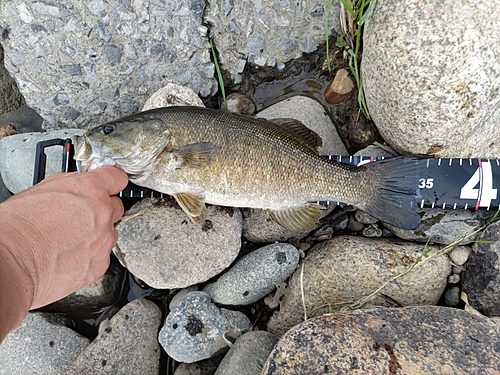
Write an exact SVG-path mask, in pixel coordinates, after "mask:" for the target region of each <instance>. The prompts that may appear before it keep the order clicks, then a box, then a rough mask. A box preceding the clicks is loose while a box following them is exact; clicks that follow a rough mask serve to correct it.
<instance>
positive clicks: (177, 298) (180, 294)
mask: <svg viewBox="0 0 500 375" xmlns="http://www.w3.org/2000/svg"><path fill="white" fill-rule="evenodd" d="M197 291H198V285H191V286H188V287H187V288H182V289H180V290H179V291H178V292H177V293H176V294H175V296H174V297H173V298H172V299H171V300H170V303H169V304H168V309H169V310H172V309H173V308H174V307H176V306H177V305H178V304H179V302H181V300H182V299H183V298H184V296H185V295H186V294H188V293H191V292H197Z"/></svg>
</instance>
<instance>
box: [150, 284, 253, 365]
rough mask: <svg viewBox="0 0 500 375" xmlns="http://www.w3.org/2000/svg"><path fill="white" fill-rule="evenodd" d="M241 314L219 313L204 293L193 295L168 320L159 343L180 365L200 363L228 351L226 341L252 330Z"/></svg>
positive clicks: (194, 293)
mask: <svg viewBox="0 0 500 375" xmlns="http://www.w3.org/2000/svg"><path fill="white" fill-rule="evenodd" d="M250 325H251V323H250V321H249V320H248V318H247V317H246V316H245V315H244V314H243V313H241V312H239V311H231V310H226V309H219V308H218V307H217V306H215V305H214V304H213V303H212V302H211V300H210V296H209V295H208V294H206V293H204V292H191V293H189V294H187V295H186V296H185V297H184V298H183V299H182V300H181V302H180V303H179V304H178V305H177V306H176V307H175V308H174V309H173V310H172V311H170V313H169V314H168V316H167V319H166V321H165V325H164V326H163V328H162V329H161V331H160V333H159V335H158V341H159V342H160V344H161V346H162V347H163V349H165V351H166V352H167V354H168V355H169V356H170V357H172V358H173V359H175V360H176V361H178V362H187V363H192V362H197V361H201V360H203V359H206V358H210V357H214V356H217V355H219V354H222V353H224V352H225V351H227V350H228V344H227V341H226V339H230V338H233V339H234V338H237V337H238V336H240V335H241V333H242V332H243V331H245V330H248V329H249V328H250Z"/></svg>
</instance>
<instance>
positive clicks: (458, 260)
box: [448, 246, 470, 266]
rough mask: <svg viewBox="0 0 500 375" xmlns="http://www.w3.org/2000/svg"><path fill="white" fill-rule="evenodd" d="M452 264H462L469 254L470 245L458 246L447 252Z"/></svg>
mask: <svg viewBox="0 0 500 375" xmlns="http://www.w3.org/2000/svg"><path fill="white" fill-rule="evenodd" d="M448 256H449V257H450V259H451V261H452V262H453V264H455V265H457V266H463V265H464V264H465V262H467V259H469V256H470V247H467V246H458V247H456V248H454V249H453V250H452V251H450V252H449V253H448Z"/></svg>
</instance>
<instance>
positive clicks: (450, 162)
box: [448, 159, 453, 167]
mask: <svg viewBox="0 0 500 375" xmlns="http://www.w3.org/2000/svg"><path fill="white" fill-rule="evenodd" d="M452 161H453V159H450V164H448V165H449V166H450V167H451V162H452Z"/></svg>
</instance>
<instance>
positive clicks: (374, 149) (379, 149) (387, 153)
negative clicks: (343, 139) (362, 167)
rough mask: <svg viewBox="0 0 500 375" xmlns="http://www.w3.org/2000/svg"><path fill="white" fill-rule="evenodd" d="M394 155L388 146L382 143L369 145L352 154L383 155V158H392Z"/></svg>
mask: <svg viewBox="0 0 500 375" xmlns="http://www.w3.org/2000/svg"><path fill="white" fill-rule="evenodd" d="M396 155H397V154H396V153H395V152H394V150H391V148H390V147H387V146H382V145H369V146H367V147H365V148H364V149H362V150H359V151H358V152H356V153H355V154H354V156H383V157H385V158H392V157H394V156H396Z"/></svg>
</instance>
